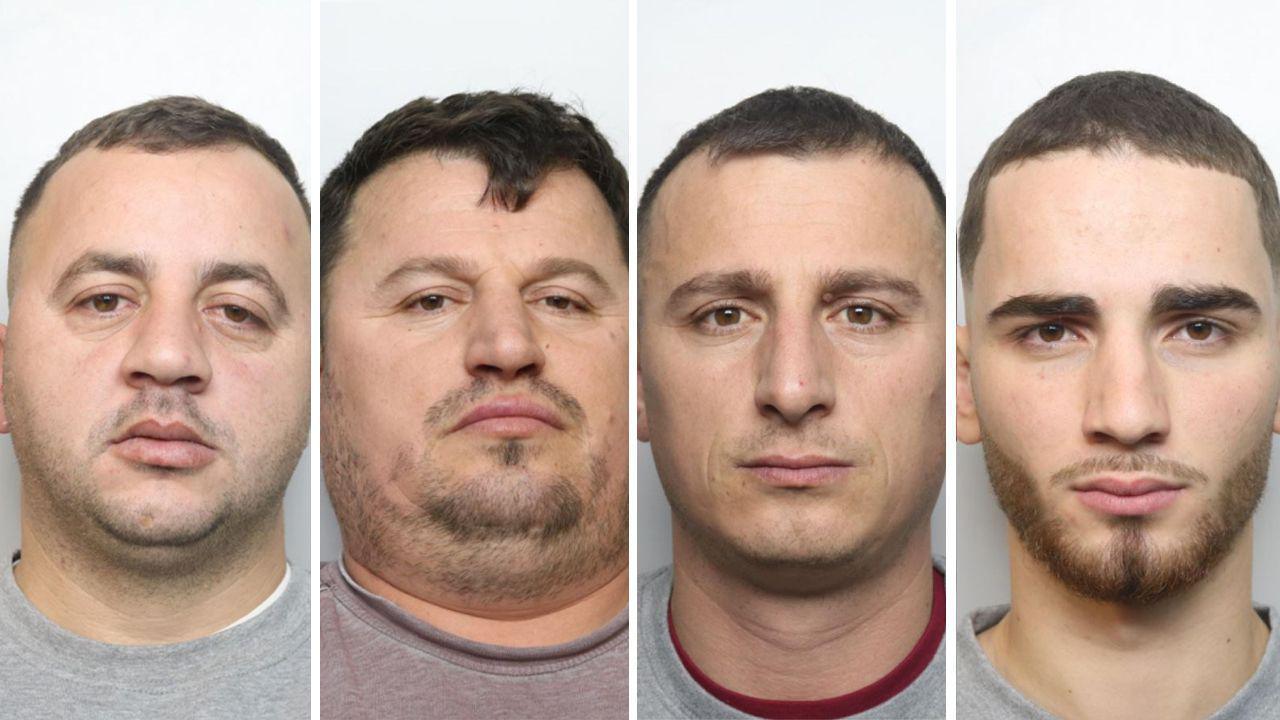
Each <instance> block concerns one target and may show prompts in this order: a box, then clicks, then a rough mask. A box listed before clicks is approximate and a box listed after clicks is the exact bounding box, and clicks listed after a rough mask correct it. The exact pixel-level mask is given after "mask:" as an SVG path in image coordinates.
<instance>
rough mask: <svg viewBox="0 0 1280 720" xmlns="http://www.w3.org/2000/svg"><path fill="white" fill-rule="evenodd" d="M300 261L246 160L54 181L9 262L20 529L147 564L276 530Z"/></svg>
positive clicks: (260, 162)
mask: <svg viewBox="0 0 1280 720" xmlns="http://www.w3.org/2000/svg"><path fill="white" fill-rule="evenodd" d="M308 257H309V238H308V232H307V222H306V218H305V215H304V214H303V212H302V209H301V207H300V206H299V204H298V201H297V199H296V198H295V196H294V194H293V191H292V190H291V188H290V186H289V184H288V183H287V181H285V179H284V178H283V177H282V176H281V175H280V174H279V172H278V171H276V170H275V168H274V167H273V166H272V165H271V164H270V163H269V162H268V161H267V160H266V159H264V158H262V157H261V156H260V155H258V154H257V153H256V152H254V151H252V150H249V149H246V148H238V147H236V148H217V149H208V150H189V151H181V152H174V153H168V154H149V153H146V152H142V151H137V150H132V149H112V150H107V151H101V150H86V151H84V152H81V153H80V154H78V155H76V156H74V157H73V158H72V159H71V160H70V161H69V162H67V163H66V164H65V165H64V166H63V167H62V168H61V169H59V170H58V171H57V172H56V173H55V174H54V176H53V177H52V178H51V180H50V182H49V184H48V185H47V186H46V188H45V191H44V194H43V196H42V197H41V199H40V202H39V205H38V206H37V207H36V210H35V212H34V214H33V215H32V216H31V217H30V218H29V219H28V223H27V224H26V225H25V226H24V228H23V230H22V233H21V236H20V238H19V242H18V244H17V246H16V248H15V251H14V253H13V257H11V258H10V262H11V263H13V264H15V268H14V272H15V276H14V277H15V282H16V285H15V294H14V297H13V301H12V308H11V312H10V318H9V327H8V332H7V337H6V338H5V341H4V385H3V389H4V406H5V412H6V420H7V422H8V424H9V426H10V427H11V430H12V433H13V440H14V449H15V452H16V454H17V456H18V461H19V464H20V466H21V468H22V476H23V486H24V493H23V512H24V515H26V516H27V517H28V519H31V517H32V514H33V513H34V514H36V515H39V516H40V517H43V518H44V522H45V523H52V524H57V525H58V526H60V527H62V528H63V530H64V531H65V532H66V533H69V534H72V535H75V536H78V537H80V538H82V539H87V540H88V541H90V542H92V543H95V544H97V545H98V546H99V547H102V548H106V549H108V550H110V551H112V552H117V553H119V552H127V553H132V555H131V557H134V558H135V559H139V560H147V561H164V560H166V559H167V560H174V559H176V558H179V557H188V555H185V554H183V552H182V551H183V550H184V549H193V548H199V547H203V548H205V549H206V550H208V549H211V548H213V547H218V546H219V545H218V543H219V542H222V541H225V540H227V539H229V538H236V537H241V535H240V534H238V533H243V532H247V531H249V530H250V529H258V530H261V528H262V527H263V526H264V525H266V524H270V523H272V522H273V521H274V519H275V518H277V517H278V513H279V509H280V496H281V494H282V493H283V491H284V487H285V485H286V484H287V482H288V479H289V476H290V475H291V473H292V471H293V468H294V466H295V465H296V464H297V460H298V456H299V454H300V453H301V451H302V447H303V445H304V444H305V441H306V429H307V415H308V407H309V404H308V394H309V393H308V372H307V367H308V362H309V361H308V356H309V349H310V340H309V330H308V328H309V315H310V313H309V312H308V295H309V291H308V265H309V261H308ZM219 538H221V539H222V540H219Z"/></svg>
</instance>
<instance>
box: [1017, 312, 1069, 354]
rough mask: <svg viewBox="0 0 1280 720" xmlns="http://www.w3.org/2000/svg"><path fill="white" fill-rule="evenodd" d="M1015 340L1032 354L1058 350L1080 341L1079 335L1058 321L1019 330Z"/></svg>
mask: <svg viewBox="0 0 1280 720" xmlns="http://www.w3.org/2000/svg"><path fill="white" fill-rule="evenodd" d="M1016 337H1017V340H1018V342H1020V343H1021V344H1022V345H1024V346H1025V347H1027V348H1028V349H1030V350H1032V351H1033V352H1051V351H1053V350H1059V349H1062V348H1064V347H1066V346H1067V345H1069V344H1070V343H1072V342H1075V341H1076V340H1079V339H1080V334H1079V333H1077V332H1076V331H1075V330H1072V329H1071V328H1070V327H1068V326H1067V324H1066V323H1065V322H1063V321H1060V320H1051V321H1049V322H1044V323H1039V324H1037V325H1032V326H1030V327H1027V328H1023V329H1022V330H1020V331H1019V332H1018V333H1017V335H1016Z"/></svg>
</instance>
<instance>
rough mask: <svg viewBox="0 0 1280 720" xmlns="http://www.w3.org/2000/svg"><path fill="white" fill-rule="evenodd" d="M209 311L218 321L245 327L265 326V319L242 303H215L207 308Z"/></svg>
mask: <svg viewBox="0 0 1280 720" xmlns="http://www.w3.org/2000/svg"><path fill="white" fill-rule="evenodd" d="M209 311H210V314H212V315H213V317H214V319H215V320H217V321H218V322H222V323H227V324H230V325H238V326H242V327H246V328H248V327H255V328H262V327H266V326H267V321H266V320H263V319H262V318H261V317H259V316H258V314H257V313H255V312H253V311H252V310H250V309H248V308H246V307H244V306H242V305H236V304H233V303H227V304H225V305H215V306H213V307H211V308H209Z"/></svg>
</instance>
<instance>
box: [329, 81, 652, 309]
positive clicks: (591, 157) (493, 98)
mask: <svg viewBox="0 0 1280 720" xmlns="http://www.w3.org/2000/svg"><path fill="white" fill-rule="evenodd" d="M415 153H435V154H437V155H440V156H446V157H452V156H458V157H466V158H473V159H475V160H478V161H480V162H482V163H484V165H485V167H486V168H488V171H489V183H488V186H487V187H486V188H485V191H484V194H483V195H482V196H481V197H480V198H479V199H478V201H479V202H481V203H483V202H489V203H492V204H493V205H494V206H496V207H501V208H504V209H506V210H509V211H512V212H517V211H519V210H521V209H522V208H524V206H525V203H527V202H528V201H529V198H530V197H532V195H533V193H534V191H535V190H537V188H538V185H539V183H541V182H542V179H543V177H545V176H546V174H547V173H548V172H550V171H552V170H558V169H561V168H577V169H579V170H581V171H582V172H583V173H585V174H586V176H587V177H588V178H590V179H591V181H592V182H593V183H595V186H596V188H597V189H599V190H600V194H601V195H603V196H604V200H605V202H606V203H607V204H608V206H609V210H610V212H611V213H612V215H613V219H614V222H615V223H616V225H617V228H618V242H619V244H620V246H621V251H622V261H623V262H624V263H625V262H627V225H628V220H627V171H626V169H625V168H624V167H623V166H622V163H621V162H619V161H618V159H617V157H616V156H614V154H613V149H612V148H611V147H610V146H609V141H608V140H606V139H605V138H604V136H603V135H602V134H600V132H599V131H598V130H596V127H595V125H594V124H593V123H592V122H591V121H590V120H588V119H587V118H586V117H584V116H583V115H582V114H580V113H578V112H575V111H573V110H571V109H569V108H568V107H566V106H564V105H561V104H559V103H557V102H555V101H553V100H552V99H551V98H549V97H547V96H545V95H538V94H535V93H524V92H511V93H501V92H478V93H458V94H455V95H450V96H448V97H446V98H443V99H441V100H435V99H431V98H418V99H416V100H411V101H409V102H408V103H407V104H405V105H404V106H402V107H400V108H399V109H397V110H393V111H392V112H391V113H389V114H388V115H387V116H386V117H384V118H382V119H381V120H379V121H378V122H376V123H374V124H373V126H371V127H370V128H369V129H368V130H366V131H365V132H364V134H363V135H361V136H360V139H359V140H357V141H356V143H355V145H354V146H353V147H352V148H351V151H350V152H348V153H347V155H346V157H344V158H343V159H342V162H341V163H339V164H338V166H337V167H336V168H334V169H333V171H332V172H331V173H329V177H328V178H327V179H325V181H324V186H323V187H322V188H321V189H320V278H321V280H320V283H321V284H320V288H321V291H322V292H323V291H324V287H325V278H327V277H328V275H329V272H330V271H331V270H332V269H333V268H334V265H336V264H337V261H338V258H340V257H341V256H342V253H343V251H344V250H345V249H346V230H347V221H348V219H349V217H350V215H351V207H352V204H353V203H354V201H355V196H356V192H357V191H358V190H359V189H360V187H361V186H362V185H363V184H364V183H365V182H366V181H367V180H368V179H369V178H370V177H372V176H373V175H374V174H375V173H377V172H378V171H379V170H381V169H382V168H384V167H386V166H387V165H389V164H391V163H392V162H394V161H395V160H398V159H400V158H402V157H406V156H409V155H412V154H415Z"/></svg>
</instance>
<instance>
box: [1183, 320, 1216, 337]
mask: <svg viewBox="0 0 1280 720" xmlns="http://www.w3.org/2000/svg"><path fill="white" fill-rule="evenodd" d="M1210 335H1213V325H1212V323H1208V322H1205V321H1204V320H1197V321H1195V322H1192V323H1187V337H1189V338H1191V339H1192V340H1208V339H1209V336H1210Z"/></svg>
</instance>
